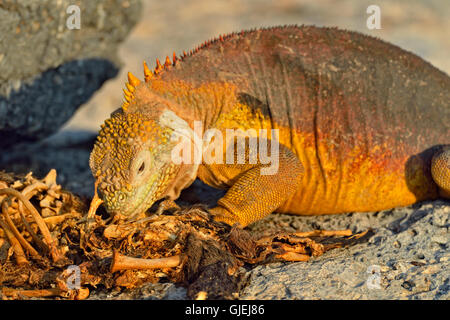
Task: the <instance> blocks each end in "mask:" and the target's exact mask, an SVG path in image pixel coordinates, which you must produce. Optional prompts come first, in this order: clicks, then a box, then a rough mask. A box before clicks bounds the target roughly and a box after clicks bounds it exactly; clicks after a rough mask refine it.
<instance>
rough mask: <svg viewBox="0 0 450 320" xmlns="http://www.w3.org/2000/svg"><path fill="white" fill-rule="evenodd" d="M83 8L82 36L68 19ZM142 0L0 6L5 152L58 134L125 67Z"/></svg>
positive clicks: (0, 115) (0, 128)
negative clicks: (122, 56) (124, 46)
mask: <svg viewBox="0 0 450 320" xmlns="http://www.w3.org/2000/svg"><path fill="white" fill-rule="evenodd" d="M70 5H78V6H79V8H80V22H81V23H80V29H69V28H68V27H67V23H66V22H67V20H68V19H69V18H70V17H71V16H72V14H73V12H72V11H69V12H67V11H66V10H67V8H68V7H69V6H70ZM139 17H140V2H139V0H130V1H124V2H122V3H120V4H119V5H118V3H117V2H116V1H112V0H102V1H75V2H74V1H68V0H64V1H63V0H61V1H56V0H45V1H26V0H16V1H11V0H6V1H2V2H0V40H1V41H0V146H2V147H4V146H9V145H11V144H13V143H15V142H18V141H23V140H36V139H41V138H43V137H45V136H48V135H49V134H51V133H54V132H56V131H57V130H58V129H59V128H60V127H61V125H63V124H64V123H65V122H66V121H67V120H68V119H69V118H70V117H71V116H72V115H73V113H74V112H75V110H76V109H77V108H78V107H79V106H80V105H81V104H83V103H84V102H86V101H87V100H88V99H89V98H90V97H91V96H92V94H93V93H94V92H95V91H96V90H97V89H98V88H100V87H101V85H102V84H103V82H105V81H106V80H108V79H110V78H112V77H114V76H116V74H117V73H118V67H119V66H120V63H119V59H118V58H117V47H118V45H119V43H121V41H122V40H123V39H124V38H125V36H126V35H127V34H128V33H129V31H130V30H131V28H132V27H133V26H134V24H135V23H136V22H137V21H138V19H139Z"/></svg>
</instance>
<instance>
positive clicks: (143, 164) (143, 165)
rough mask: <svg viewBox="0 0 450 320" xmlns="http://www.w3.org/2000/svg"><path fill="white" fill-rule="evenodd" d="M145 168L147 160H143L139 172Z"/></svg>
mask: <svg viewBox="0 0 450 320" xmlns="http://www.w3.org/2000/svg"><path fill="white" fill-rule="evenodd" d="M144 169H145V162H144V161H142V164H141V165H140V166H139V169H138V173H142V172H144Z"/></svg>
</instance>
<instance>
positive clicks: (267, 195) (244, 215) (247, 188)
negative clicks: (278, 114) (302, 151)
mask: <svg viewBox="0 0 450 320" xmlns="http://www.w3.org/2000/svg"><path fill="white" fill-rule="evenodd" d="M268 145H269V149H270V142H268ZM234 150H236V148H235V149H234ZM248 160H249V157H248V152H247V151H246V159H245V161H246V163H245V164H210V165H202V166H200V168H199V173H198V176H199V178H200V179H201V180H202V181H204V182H205V183H207V184H210V185H212V186H215V187H229V189H228V191H227V193H226V194H225V196H224V197H223V198H221V199H219V201H218V202H217V206H216V207H214V208H212V209H211V210H210V212H211V214H212V215H213V216H214V219H215V220H217V221H223V222H225V223H228V224H230V225H233V224H235V223H236V222H237V223H239V224H240V225H241V226H243V227H245V226H247V225H248V224H250V223H252V222H255V221H257V220H260V219H262V218H264V217H265V216H267V215H268V214H270V213H272V212H274V211H276V210H277V209H278V208H280V207H281V206H282V205H283V204H284V203H285V202H286V201H287V200H288V199H289V198H290V197H291V196H292V195H293V194H294V192H295V191H296V189H297V187H298V184H299V183H300V181H301V179H302V177H303V175H304V168H303V166H302V164H301V163H300V161H299V159H298V158H297V156H296V155H295V154H294V153H293V152H292V151H291V150H289V149H288V148H287V147H285V146H283V145H280V146H279V152H278V160H277V161H278V168H277V170H275V172H273V174H262V171H261V169H264V168H267V167H269V164H263V163H261V161H260V159H259V157H258V159H257V162H256V163H255V164H250V163H249V161H248ZM221 184H222V185H221Z"/></svg>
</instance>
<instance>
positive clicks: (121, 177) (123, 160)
mask: <svg viewBox="0 0 450 320" xmlns="http://www.w3.org/2000/svg"><path fill="white" fill-rule="evenodd" d="M171 131H172V130H171V129H169V128H167V127H161V126H160V125H159V124H158V123H157V122H156V121H154V120H152V119H148V118H147V117H145V116H144V115H142V114H138V113H134V114H124V113H117V114H115V115H113V116H112V117H111V118H110V119H108V120H106V122H105V123H104V125H103V126H102V128H101V130H100V133H99V135H98V137H97V141H96V143H95V145H94V149H93V151H92V153H91V158H90V167H91V170H92V173H93V175H94V177H95V179H96V181H97V182H98V192H99V194H100V196H101V198H102V199H103V201H104V204H105V206H106V209H107V211H108V212H111V213H120V214H122V215H124V216H131V215H134V214H137V213H140V212H143V211H145V210H146V209H147V208H148V207H150V206H151V205H152V204H153V203H154V202H155V201H156V200H158V199H159V198H160V197H161V196H162V195H163V193H164V191H165V190H166V188H167V187H168V184H169V183H170V182H171V177H173V176H175V175H176V173H177V169H178V168H177V167H178V166H177V165H175V164H173V163H172V162H171V161H170V160H171V159H170V154H171V149H172V144H173V143H172V142H171V139H170V138H171V134H172V132H171Z"/></svg>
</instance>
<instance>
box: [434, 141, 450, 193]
mask: <svg viewBox="0 0 450 320" xmlns="http://www.w3.org/2000/svg"><path fill="white" fill-rule="evenodd" d="M431 176H432V177H433V180H434V182H436V184H437V185H438V187H439V194H440V196H442V197H444V198H447V199H450V146H446V147H444V148H443V149H442V150H440V151H438V152H437V153H436V154H435V155H434V156H433V158H432V160H431Z"/></svg>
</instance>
